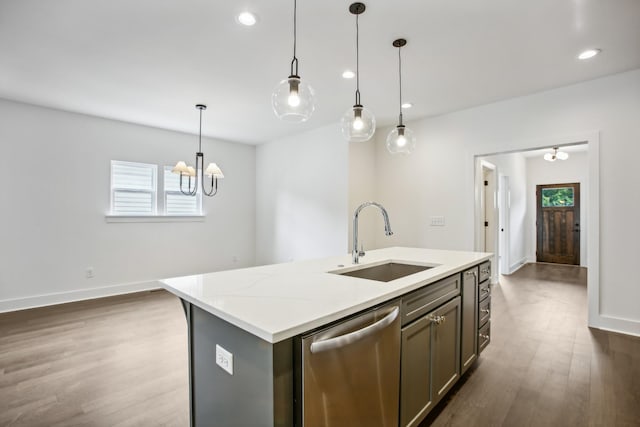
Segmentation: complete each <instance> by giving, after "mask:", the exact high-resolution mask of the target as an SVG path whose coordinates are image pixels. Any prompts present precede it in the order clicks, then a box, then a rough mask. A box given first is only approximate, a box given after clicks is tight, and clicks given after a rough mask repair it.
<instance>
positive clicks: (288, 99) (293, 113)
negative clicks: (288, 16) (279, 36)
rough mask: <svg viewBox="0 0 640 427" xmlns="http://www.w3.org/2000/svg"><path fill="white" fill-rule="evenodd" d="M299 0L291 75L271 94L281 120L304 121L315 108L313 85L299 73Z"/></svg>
mask: <svg viewBox="0 0 640 427" xmlns="http://www.w3.org/2000/svg"><path fill="white" fill-rule="evenodd" d="M297 12H298V11H297V0H293V59H292V60H291V71H290V74H289V77H287V78H286V79H284V80H282V81H281V82H280V83H278V85H277V86H276V88H275V89H274V90H273V94H272V95H271V105H272V107H273V111H274V112H275V113H276V116H278V118H279V119H281V120H286V121H290V122H304V121H307V120H308V119H309V117H311V114H312V113H313V110H314V109H315V98H314V91H313V88H312V87H311V86H309V85H308V84H306V83H305V82H303V81H302V80H300V76H299V75H298V57H297V56H296V41H297Z"/></svg>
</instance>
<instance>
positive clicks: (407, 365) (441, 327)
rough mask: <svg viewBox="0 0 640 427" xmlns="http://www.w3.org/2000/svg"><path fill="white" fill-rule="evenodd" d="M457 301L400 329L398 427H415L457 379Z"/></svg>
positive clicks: (458, 299)
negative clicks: (399, 426)
mask: <svg viewBox="0 0 640 427" xmlns="http://www.w3.org/2000/svg"><path fill="white" fill-rule="evenodd" d="M460 312H461V300H460V297H455V298H453V299H452V300H450V301H449V302H447V303H445V304H444V305H441V306H440V307H438V308H437V309H435V310H433V311H431V312H429V313H427V314H425V315H423V316H422V317H420V318H418V319H417V320H415V321H414V322H412V323H409V324H408V325H406V326H405V327H403V328H402V353H401V354H402V356H401V358H402V360H401V375H400V425H401V426H417V425H419V424H420V422H421V421H422V420H423V419H424V418H425V417H426V416H427V414H428V413H429V411H430V410H431V408H432V407H433V406H434V405H435V404H436V403H438V401H439V400H440V399H441V398H442V397H443V396H444V395H445V394H446V393H447V392H448V391H449V389H451V387H452V386H453V385H454V384H455V383H456V381H457V380H458V378H459V377H460V321H461V315H460V314H461V313H460Z"/></svg>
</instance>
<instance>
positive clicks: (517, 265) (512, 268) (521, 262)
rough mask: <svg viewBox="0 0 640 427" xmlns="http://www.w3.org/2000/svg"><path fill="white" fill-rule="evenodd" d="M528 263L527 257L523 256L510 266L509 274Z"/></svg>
mask: <svg viewBox="0 0 640 427" xmlns="http://www.w3.org/2000/svg"><path fill="white" fill-rule="evenodd" d="M526 263H527V258H526V257H523V258H521V259H520V260H518V261H516V262H515V263H513V264H511V265H510V266H509V274H513V273H515V272H516V271H518V270H520V269H521V268H522V266H523V265H525V264H526Z"/></svg>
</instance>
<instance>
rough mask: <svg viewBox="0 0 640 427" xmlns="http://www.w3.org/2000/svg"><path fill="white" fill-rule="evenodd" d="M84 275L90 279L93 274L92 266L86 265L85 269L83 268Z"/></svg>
mask: <svg viewBox="0 0 640 427" xmlns="http://www.w3.org/2000/svg"><path fill="white" fill-rule="evenodd" d="M85 275H86V277H87V279H92V278H93V275H94V272H93V267H87V269H86V270H85Z"/></svg>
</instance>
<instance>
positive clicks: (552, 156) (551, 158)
mask: <svg viewBox="0 0 640 427" xmlns="http://www.w3.org/2000/svg"><path fill="white" fill-rule="evenodd" d="M558 150H560V147H553V153H545V155H544V159H545V160H546V161H548V162H555V161H556V160H567V159H568V158H569V153H566V152H564V151H558Z"/></svg>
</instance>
